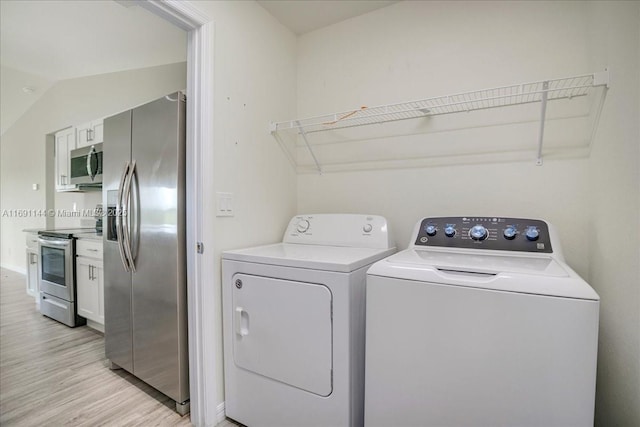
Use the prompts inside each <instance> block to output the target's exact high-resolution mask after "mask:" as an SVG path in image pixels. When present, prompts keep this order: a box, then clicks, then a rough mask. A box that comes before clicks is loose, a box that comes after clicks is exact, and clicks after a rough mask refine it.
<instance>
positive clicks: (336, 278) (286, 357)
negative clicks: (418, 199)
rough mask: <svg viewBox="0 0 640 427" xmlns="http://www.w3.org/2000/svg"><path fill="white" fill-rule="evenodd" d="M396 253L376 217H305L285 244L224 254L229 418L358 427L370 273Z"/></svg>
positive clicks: (361, 411)
mask: <svg viewBox="0 0 640 427" xmlns="http://www.w3.org/2000/svg"><path fill="white" fill-rule="evenodd" d="M394 252H395V247H394V245H393V244H392V242H391V240H390V236H389V230H388V227H387V221H386V220H385V219H384V218H383V217H380V216H373V215H337V214H336V215H332V214H322V215H299V216H296V217H294V218H293V219H292V220H291V221H290V222H289V226H288V227H287V230H286V232H285V234H284V238H283V242H282V243H278V244H274V245H268V246H260V247H255V248H249V249H242V250H234V251H227V252H224V253H223V256H222V276H223V282H222V288H223V295H222V297H223V321H224V373H225V411H226V415H227V416H228V417H230V418H233V419H234V420H236V421H239V422H240V423H242V424H245V425H248V426H278V427H280V426H296V427H302V426H325V427H332V426H336V427H337V426H360V425H362V424H363V420H364V326H365V318H364V316H365V279H366V271H367V269H368V268H369V266H370V265H371V264H372V263H374V262H376V261H378V260H380V259H382V258H384V257H387V256H389V255H391V254H393V253H394Z"/></svg>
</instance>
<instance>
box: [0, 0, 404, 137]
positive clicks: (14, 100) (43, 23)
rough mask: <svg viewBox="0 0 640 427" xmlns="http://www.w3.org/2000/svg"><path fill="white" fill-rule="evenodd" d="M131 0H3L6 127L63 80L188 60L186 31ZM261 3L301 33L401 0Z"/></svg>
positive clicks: (0, 54)
mask: <svg viewBox="0 0 640 427" xmlns="http://www.w3.org/2000/svg"><path fill="white" fill-rule="evenodd" d="M227 1H232V0H227ZM134 3H135V2H133V1H127V0H122V1H118V0H11V1H9V0H0V80H1V90H2V96H0V127H1V133H2V134H4V132H5V131H6V130H7V129H8V128H9V127H11V125H12V124H13V123H14V122H15V121H16V120H17V119H18V118H19V117H20V116H21V115H22V114H24V112H25V111H27V109H29V108H30V107H31V105H33V103H35V101H36V100H37V99H38V98H39V97H40V96H42V94H43V93H44V92H45V91H46V90H47V89H48V88H49V87H51V86H52V85H53V84H55V82H57V81H59V80H65V79H72V78H78V77H84V76H90V75H96V74H104V73H111V72H116V71H124V70H130V69H137V68H144V67H151V66H156V65H162V64H171V63H175V62H181V61H185V60H186V43H187V41H186V33H185V32H184V31H182V30H180V29H179V28H177V27H175V26H173V25H171V24H169V23H168V22H166V21H165V20H163V19H162V18H159V17H157V16H155V15H154V14H152V13H150V12H148V11H146V10H145V9H142V8H140V7H138V6H133V4H134ZM258 3H259V4H260V5H261V6H262V7H263V8H264V9H266V10H267V11H268V12H269V13H271V14H272V15H273V16H274V17H275V18H276V19H277V20H278V21H280V22H281V23H282V24H283V25H285V26H286V27H287V28H289V29H290V30H291V31H292V32H294V33H295V34H298V35H300V34H304V33H307V32H309V31H313V30H316V29H318V28H322V27H325V26H328V25H331V24H335V23H337V22H341V21H344V20H346V19H349V18H352V17H354V16H358V15H362V14H364V13H367V12H370V11H372V10H375V9H379V8H382V7H385V6H388V5H390V4H393V3H396V1H369V0H357V1H353V0H343V1H337V0H322V1H318V0H298V1H277V0H262V1H258ZM24 87H30V88H31V89H33V92H32V93H30V94H29V93H25V92H24V91H23V88H24Z"/></svg>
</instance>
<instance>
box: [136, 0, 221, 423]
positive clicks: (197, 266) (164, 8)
mask: <svg viewBox="0 0 640 427" xmlns="http://www.w3.org/2000/svg"><path fill="white" fill-rule="evenodd" d="M137 4H139V5H140V6H141V7H143V8H145V9H147V10H149V11H150V12H152V13H154V14H156V15H158V16H160V17H162V18H164V19H165V20H167V21H168V22H171V23H172V24H174V25H176V26H178V27H180V28H182V29H183V30H185V31H187V32H188V37H187V123H186V128H187V177H186V179H187V203H186V206H187V216H186V220H187V221H186V222H187V295H188V296H187V307H188V323H189V325H188V329H189V393H190V398H191V422H192V424H194V425H197V426H215V425H216V424H217V423H218V422H220V421H222V420H223V419H224V412H223V413H220V412H219V411H218V406H219V403H220V399H219V397H218V393H217V384H216V366H217V360H216V359H217V354H218V353H219V351H220V343H218V342H217V341H216V339H215V336H214V335H213V334H207V333H205V330H204V328H203V325H216V324H219V319H218V318H217V317H216V316H215V313H216V312H217V311H218V310H211V307H216V306H218V305H220V303H221V302H220V301H219V298H218V296H217V295H216V294H215V292H214V287H213V286H204V283H214V282H215V271H214V265H213V264H214V263H212V262H203V261H204V260H205V258H203V256H202V254H200V253H198V252H197V250H196V245H197V243H198V242H202V244H203V247H204V248H205V251H204V254H206V257H207V258H211V257H213V246H214V245H213V237H214V233H213V224H212V221H211V220H210V219H209V220H208V221H207V220H206V215H207V214H208V213H210V212H213V211H214V210H213V207H212V206H210V205H211V199H213V197H210V195H211V194H213V188H214V187H213V168H212V167H211V165H213V126H212V122H213V93H214V92H213V89H214V87H213V71H214V69H213V57H214V52H213V49H214V44H213V42H214V23H213V21H212V19H211V17H209V16H207V15H206V14H204V13H203V12H202V11H201V10H199V9H198V8H197V7H196V6H195V5H194V3H193V2H191V1H177V0H164V1H162V0H139V1H138V2H137ZM207 195H209V197H207ZM208 329H209V330H210V328H208Z"/></svg>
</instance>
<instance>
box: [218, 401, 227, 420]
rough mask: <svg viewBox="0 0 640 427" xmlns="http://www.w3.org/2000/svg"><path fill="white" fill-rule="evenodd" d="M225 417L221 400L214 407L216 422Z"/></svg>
mask: <svg viewBox="0 0 640 427" xmlns="http://www.w3.org/2000/svg"><path fill="white" fill-rule="evenodd" d="M225 418H227V416H226V415H225V413H224V402H222V403H221V404H219V405H218V406H217V407H216V422H217V423H221V422H223V421H224V420H225Z"/></svg>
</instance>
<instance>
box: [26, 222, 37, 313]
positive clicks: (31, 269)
mask: <svg viewBox="0 0 640 427" xmlns="http://www.w3.org/2000/svg"><path fill="white" fill-rule="evenodd" d="M26 254H27V294H28V295H30V296H32V297H34V299H35V302H36V306H38V305H40V298H39V295H38V294H39V293H40V250H39V248H38V235H37V234H36V233H27V252H26Z"/></svg>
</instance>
